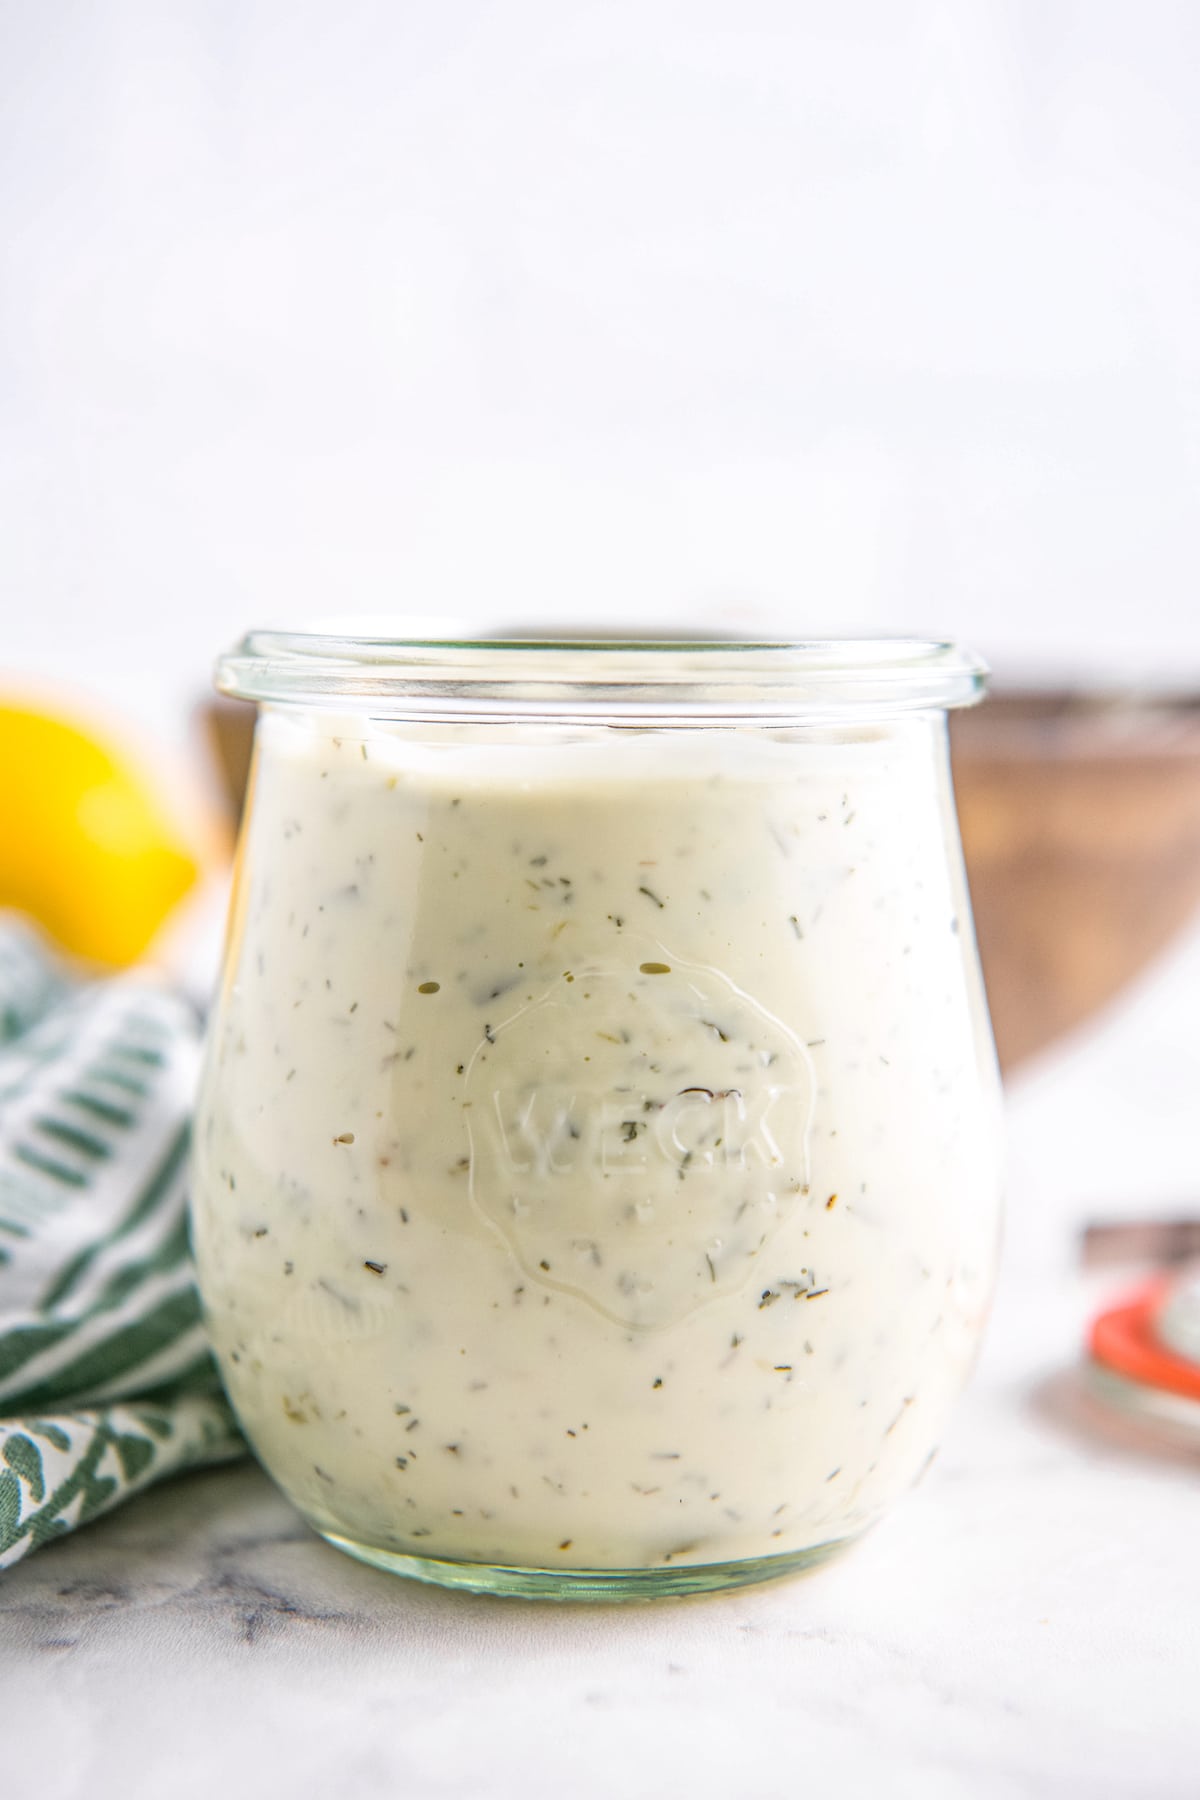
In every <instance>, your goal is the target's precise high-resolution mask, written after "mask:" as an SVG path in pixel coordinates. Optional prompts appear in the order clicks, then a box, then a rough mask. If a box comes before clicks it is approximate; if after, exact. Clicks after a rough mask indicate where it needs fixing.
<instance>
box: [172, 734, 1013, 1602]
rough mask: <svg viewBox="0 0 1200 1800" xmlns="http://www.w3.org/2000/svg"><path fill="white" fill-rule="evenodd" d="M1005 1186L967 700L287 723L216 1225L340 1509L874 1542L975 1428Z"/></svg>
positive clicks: (458, 1534) (210, 1266) (315, 1516)
mask: <svg viewBox="0 0 1200 1800" xmlns="http://www.w3.org/2000/svg"><path fill="white" fill-rule="evenodd" d="M547 729H548V728H547ZM997 1206H998V1107H997V1089H996V1081H995V1070H994V1062H993V1059H992V1054H991V1048H990V1041H989V1039H988V1035H987V1028H986V1023H985V1020H984V1014H983V1004H982V990H981V987H980V983H979V977H978V969H977V965H976V962H975V957H974V950H973V945H972V941H971V933H970V921H969V915H968V913H967V911H966V897H965V889H964V885H963V881H962V875H961V864H960V860H959V856H958V850H957V842H956V838H955V834H954V828H953V812H952V802H951V800H950V797H949V791H948V785H947V777H946V773H945V766H944V748H943V743H942V738H941V735H940V731H939V730H938V729H937V728H936V727H935V726H934V725H933V724H932V723H931V722H930V721H929V720H927V719H922V718H917V719H910V720H907V721H904V722H902V723H897V724H895V725H889V726H886V727H879V728H877V729H875V730H872V731H870V732H858V733H854V734H850V733H847V732H832V731H830V732H827V733H825V734H824V736H823V737H822V738H821V739H820V740H816V739H814V737H813V735H812V734H811V733H810V734H808V735H807V736H806V737H804V738H803V739H801V738H800V737H799V736H797V737H796V738H795V739H789V738H787V737H786V736H785V735H784V734H767V733H763V732H757V733H749V732H729V731H724V732H686V733H684V732H681V733H669V732H654V733H643V732H628V733H619V732H611V733H604V732H600V731H595V730H593V731H590V732H582V731H581V732H578V733H575V734H573V735H572V734H569V733H566V732H564V733H562V735H561V739H560V741H557V742H555V743H553V744H550V743H548V742H547V741H546V737H545V736H543V739H542V741H541V742H538V743H522V742H521V741H520V739H519V738H518V737H515V736H514V737H513V738H509V739H498V740H495V741H490V742H486V741H480V738H479V736H478V735H476V736H472V734H471V733H470V732H468V731H467V730H465V729H462V728H459V729H457V730H454V729H449V728H446V729H442V730H440V731H436V732H435V731H434V730H432V729H430V730H429V731H428V732H426V733H425V734H424V735H423V736H422V737H420V738H418V737H417V736H415V735H414V733H413V732H412V730H411V728H409V729H408V730H403V729H401V728H399V727H394V726H388V725H386V724H378V725H376V724H371V723H369V722H367V721H365V720H362V719H355V720H351V719H344V718H337V717H333V716H328V715H326V716H322V715H317V714H297V713H283V712H278V713H271V712H268V713H266V714H265V715H264V716H263V718H262V721H261V723H260V732H259V747H258V753H257V760H256V771H255V778H254V785H253V795H252V816H251V823H250V825H249V828H248V831H247V834H246V838H245V843H244V846H243V854H242V865H241V868H240V871H239V879H238V884H237V889H236V893H235V900H234V907H233V913H232V918H231V926H230V944H229V950H228V957H227V965H226V977H225V983H224V987H223V990H222V994H221V997H220V1001H219V1004H218V1007H217V1011H216V1015H215V1018H214V1021H213V1026H212V1030H211V1035H210V1048H209V1056H208V1063H207V1069H206V1075H205V1080H204V1085H203V1091H202V1096H201V1103H200V1108H199V1115H198V1119H197V1145H196V1178H195V1237H196V1250H197V1259H198V1264H199V1270H200V1275H201V1283H202V1289H203V1292H204V1296H205V1301H206V1306H207V1309H208V1316H209V1321H210V1325H211V1330H212V1334H213V1339H214V1343H215V1345H216V1349H217V1353H218V1357H219V1359H220V1362H221V1365H222V1369H223V1372H224V1375H225V1379H226V1382H227V1384H228V1387H229V1391H230V1394H231V1397H232V1399H233V1401H234V1404H235V1406H236V1408H237V1410H238V1412H239V1414H240V1416H241V1418H242V1420H243V1423H244V1425H245V1427H246V1430H247V1433H248V1435H249V1436H250V1438H251V1440H252V1441H253V1443H254V1444H255V1447H256V1448H257V1450H258V1451H259V1454H260V1455H261V1456H262V1458H263V1460H264V1461H265V1463H266V1464H267V1466H268V1468H269V1469H270V1470H271V1472H272V1473H273V1474H274V1475H275V1476H276V1478H277V1479H278V1481H279V1482H280V1484H281V1485H282V1486H283V1487H284V1489H285V1490H286V1491H287V1492H288V1493H289V1494H290V1495H291V1497H292V1498H293V1499H294V1500H295V1501H296V1503H297V1504H298V1505H299V1506H300V1507H301V1508H302V1510H303V1511H304V1512H305V1513H306V1514H307V1515H308V1516H309V1517H310V1518H311V1519H312V1520H313V1521H314V1522H315V1523H316V1524H317V1525H318V1526H319V1527H321V1528H323V1529H328V1530H332V1531H335V1532H337V1533H339V1534H341V1535H343V1536H347V1537H350V1538H353V1539H355V1540H356V1541H358V1542H361V1543H365V1544H369V1545H373V1546H376V1547H378V1548H382V1549H390V1550H396V1551H401V1552H404V1551H407V1552H411V1553H412V1554H416V1555H425V1556H434V1557H444V1558H454V1559H462V1560H469V1561H476V1562H483V1563H502V1564H507V1565H518V1566H527V1567H538V1568H555V1567H563V1568H567V1567H576V1568H595V1569H604V1568H644V1567H656V1566H670V1565H675V1564H687V1563H704V1562H718V1561H726V1560H733V1559H736V1558H741V1557H757V1556H763V1555H770V1554H776V1553H786V1552H788V1551H792V1550H797V1549H801V1548H806V1547H809V1546H812V1545H816V1544H820V1543H824V1542H828V1541H833V1540H837V1539H841V1538H845V1537H848V1536H852V1535H854V1534H855V1533H856V1532H858V1531H860V1530H862V1529H863V1528H865V1527H866V1526H867V1525H869V1524H871V1523H872V1522H873V1521H874V1520H875V1519H876V1518H878V1517H879V1515H880V1514H881V1513H882V1512H883V1511H884V1510H886V1508H887V1507H888V1505H889V1504H890V1503H891V1502H892V1501H893V1500H894V1499H895V1498H896V1497H897V1495H898V1494H899V1493H900V1492H901V1491H903V1489H905V1488H906V1487H907V1486H908V1485H910V1484H911V1482H912V1481H913V1480H914V1479H915V1477H916V1475H917V1474H918V1473H919V1471H920V1470H921V1468H922V1467H923V1465H924V1464H925V1462H926V1461H927V1460H928V1458H929V1456H930V1455H931V1453H932V1451H933V1449H934V1447H935V1446H936V1443H937V1441H938V1437H939V1435H940V1432H941V1428H942V1424H943V1420H944V1416H945V1413H946V1410H947V1408H948V1406H949V1404H950V1403H951V1401H952V1400H953V1398H954V1396H955V1394H956V1393H957V1391H958V1389H959V1388H960V1386H961V1385H962V1382H963V1380H964V1379H965V1376H966V1373H967V1370H968V1368H969V1365H970V1362H971V1359H972V1356H973V1353H974V1349H975V1345H976V1342H977V1339H978V1336H979V1333H980V1330H981V1328H982V1322H983V1318H984V1315H985V1312H986V1307H987V1301H988V1297H989V1294H990V1288H991V1279H992V1272H993V1264H994V1249H995V1236H996V1221H997Z"/></svg>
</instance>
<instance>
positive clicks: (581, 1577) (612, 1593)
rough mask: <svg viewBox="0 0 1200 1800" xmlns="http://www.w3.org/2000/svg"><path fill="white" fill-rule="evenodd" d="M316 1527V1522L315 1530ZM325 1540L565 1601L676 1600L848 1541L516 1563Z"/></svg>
mask: <svg viewBox="0 0 1200 1800" xmlns="http://www.w3.org/2000/svg"><path fill="white" fill-rule="evenodd" d="M318 1529H319V1528H318ZM321 1536H322V1537H323V1538H324V1539H325V1541H326V1543H328V1544H332V1545H333V1547H334V1549H335V1550H342V1551H344V1552H345V1553H346V1555H347V1556H353V1557H355V1558H356V1559H357V1561H359V1562H363V1563H369V1564H370V1566H371V1567H372V1568H375V1569H384V1570H386V1571H387V1573H389V1574H391V1575H402V1576H404V1577H405V1578H406V1579H407V1580H409V1581H423V1582H426V1583H427V1584H429V1585H431V1586H434V1587H443V1588H457V1589H459V1590H460V1591H463V1592H466V1593H470V1594H496V1595H508V1596H510V1597H512V1598H514V1599H520V1600H571V1601H578V1600H584V1601H588V1600H591V1601H599V1602H602V1603H606V1604H607V1603H612V1602H614V1601H628V1600H659V1599H671V1598H676V1599H678V1598H681V1597H682V1596H684V1595H687V1594H710V1593H717V1592H720V1590H722V1589H726V1588H742V1587H752V1586H754V1585H755V1584H757V1583H758V1582H762V1581H778V1580H779V1579H780V1578H782V1577H783V1576H787V1575H799V1574H803V1573H804V1572H805V1571H807V1570H810V1569H815V1568H818V1567H819V1566H820V1565H821V1564H822V1563H825V1562H828V1561H829V1560H830V1559H831V1558H832V1557H834V1556H836V1555H838V1554H839V1552H841V1551H843V1550H846V1549H848V1548H849V1547H850V1545H851V1544H853V1543H854V1542H855V1541H856V1540H855V1538H854V1537H846V1538H834V1539H832V1540H831V1541H830V1542H828V1543H825V1544H814V1545H812V1546H811V1547H810V1548H808V1549H806V1550H791V1551H787V1552H785V1553H784V1554H783V1555H780V1556H754V1557H742V1558H739V1559H738V1560H737V1561H736V1562H720V1563H692V1564H687V1565H683V1566H681V1567H679V1568H674V1569H665V1568H663V1569H523V1568H515V1567H509V1566H505V1565H503V1564H497V1563H477V1562H451V1561H445V1560H442V1559H441V1558H438V1557H432V1556H409V1555H406V1554H404V1553H402V1552H400V1551H397V1550H382V1549H380V1548H379V1547H378V1546H377V1545H375V1544H360V1543H357V1542H356V1541H355V1540H354V1539H353V1538H347V1537H342V1536H340V1535H339V1534H338V1533H337V1532H334V1531H324V1530H322V1531H321Z"/></svg>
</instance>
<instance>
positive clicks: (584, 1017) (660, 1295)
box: [465, 934, 814, 1329]
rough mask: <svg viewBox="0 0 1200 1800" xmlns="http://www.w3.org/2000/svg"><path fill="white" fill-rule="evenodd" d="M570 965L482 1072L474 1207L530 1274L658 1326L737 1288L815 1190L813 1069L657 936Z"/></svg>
mask: <svg viewBox="0 0 1200 1800" xmlns="http://www.w3.org/2000/svg"><path fill="white" fill-rule="evenodd" d="M620 950H621V953H622V961H621V962H620V963H619V964H618V963H615V962H614V963H612V964H608V963H606V964H605V965H604V966H596V965H595V964H577V965H576V966H574V967H573V968H571V969H565V970H564V971H563V973H562V975H561V976H560V977H559V978H558V979H557V980H556V981H555V982H553V983H552V984H551V985H550V987H549V988H548V989H547V990H546V992H545V993H544V994H543V995H542V996H541V997H540V998H539V999H537V1000H534V1001H532V1002H530V1003H529V1004H527V1005H525V1006H523V1007H522V1008H521V1009H520V1010H519V1011H517V1012H515V1013H513V1014H512V1015H511V1017H509V1018H508V1019H506V1020H503V1021H500V1022H498V1023H496V1024H494V1025H490V1026H489V1027H488V1031H487V1034H486V1036H485V1038H484V1040H483V1042H481V1043H480V1045H479V1047H478V1049H477V1050H476V1052H475V1054H474V1056H473V1057H472V1059H471V1062H470V1065H469V1067H468V1070H467V1079H466V1098H467V1100H468V1102H469V1104H468V1106H467V1108H466V1115H465V1116H466V1120H467V1129H468V1134H469V1138H470V1149H471V1158H470V1184H471V1195H472V1199H473V1201H474V1204H475V1205H476V1207H477V1208H478V1209H479V1211H480V1212H481V1213H482V1214H483V1215H484V1216H485V1217H486V1218H487V1219H488V1220H489V1222H490V1223H491V1224H492V1225H493V1226H494V1227H495V1228H496V1229H497V1230H498V1231H500V1232H501V1233H502V1234H503V1236H504V1238H505V1239H506V1240H507V1242H508V1244H509V1245H510V1247H511V1248H512V1250H513V1251H514V1253H515V1254H516V1256H517V1258H518V1259H519V1261H520V1262H521V1264H522V1266H523V1268H524V1269H525V1270H526V1272H527V1273H528V1275H529V1276H530V1277H531V1278H532V1279H533V1280H535V1281H538V1282H543V1283H545V1284H547V1285H548V1286H550V1287H554V1288H559V1289H563V1290H566V1291H567V1292H570V1293H574V1294H578V1295H580V1296H581V1297H582V1298H584V1299H585V1300H587V1301H589V1302H590V1303H591V1304H592V1305H593V1306H595V1307H597V1308H598V1309H599V1310H600V1311H601V1312H603V1313H605V1314H607V1315H608V1316H609V1317H610V1318H613V1319H616V1320H618V1321H619V1322H621V1323H622V1324H625V1325H629V1326H634V1327H640V1328H643V1329H652V1328H655V1327H658V1326H662V1325H667V1324H670V1323H672V1322H673V1321H675V1320H677V1319H679V1318H682V1317H683V1316H685V1315H686V1314H687V1313H688V1312H690V1311H692V1310H693V1309H694V1308H695V1307H697V1306H699V1305H703V1304H704V1303H705V1302H707V1301H709V1300H711V1299H714V1298H716V1297H717V1296H718V1295H720V1294H727V1293H731V1292H733V1291H734V1290H735V1289H737V1288H738V1287H740V1286H741V1284H742V1283H743V1282H744V1281H745V1280H746V1279H747V1277H748V1276H749V1274H750V1270H751V1266H752V1264H753V1263H754V1261H755V1259H756V1258H757V1257H758V1255H759V1254H760V1252H761V1251H762V1250H763V1248H764V1246H765V1245H766V1244H767V1242H768V1241H769V1239H770V1238H771V1236H772V1235H773V1234H774V1233H775V1232H776V1231H777V1230H778V1228H779V1226H780V1225H781V1224H782V1223H783V1221H784V1220H785V1219H786V1218H787V1217H788V1215H789V1214H790V1213H791V1212H792V1211H793V1210H794V1208H795V1207H796V1206H797V1205H798V1204H799V1203H800V1202H801V1200H802V1197H803V1195H804V1194H805V1193H806V1191H807V1187H808V1132H809V1125H810V1121H811V1116H812V1108H813V1092H814V1084H813V1075H812V1064H811V1061H810V1058H809V1055H808V1051H807V1050H806V1049H805V1046H804V1044H803V1043H802V1042H801V1040H800V1039H799V1038H798V1037H797V1036H796V1035H795V1033H794V1032H792V1031H790V1030H789V1029H788V1027H787V1026H785V1025H784V1024H783V1023H782V1021H781V1020H779V1019H777V1018H775V1017H774V1016H773V1015H772V1014H771V1013H770V1012H769V1011H768V1010H767V1009H766V1008H765V1007H764V1006H763V1005H761V1004H760V1003H759V1002H758V1001H756V1000H754V999H752V998H751V997H750V995H748V994H746V993H744V992H743V991H742V990H741V989H740V988H738V987H736V986H735V985H734V984H733V982H731V981H729V980H728V979H727V978H726V977H725V976H723V975H721V974H719V973H718V972H717V971H716V970H715V969H710V968H704V967H701V966H699V965H696V964H689V963H686V962H682V961H680V960H679V959H677V958H675V957H673V956H672V954H671V952H670V950H669V949H668V948H667V947H666V946H664V945H663V944H661V943H659V942H656V941H654V940H649V939H647V940H640V941H639V940H635V939H633V938H632V937H631V936H629V935H628V934H627V935H625V936H624V937H623V938H622V940H621V945H620Z"/></svg>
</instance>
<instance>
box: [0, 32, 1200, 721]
mask: <svg viewBox="0 0 1200 1800" xmlns="http://www.w3.org/2000/svg"><path fill="white" fill-rule="evenodd" d="M1198 70H1200V7H1197V6H1196V5H1194V4H1190V3H1188V0H1181V3H1180V4H1170V3H1164V0H1139V3H1138V4H1134V3H1133V0H1124V3H1113V0H1077V3H1072V0H993V3H990V4H989V3H988V0H955V3H952V4H941V3H938V0H890V3H888V0H883V3H878V4H872V3H870V0H736V3H735V0H725V3H722V4H710V3H707V0H687V3H685V4H672V3H670V0H576V3H572V0H501V3H498V4H488V3H480V0H436V3H432V4H431V3H430V0H393V3H391V4H388V3H386V0H376V3H374V4H372V3H369V0H320V3H315V0H240V3H237V0H0V257H2V262H0V608H2V626H3V629H2V632H0V666H6V667H7V668H8V669H9V670H10V671H25V672H33V673H35V674H36V673H41V674H45V673H48V672H54V673H58V674H60V675H63V676H65V677H67V678H68V679H69V680H72V681H75V682H80V683H88V684H90V685H91V686H92V687H93V688H94V689H96V690H98V691H100V692H102V693H104V694H105V695H107V696H109V697H110V699H111V700H113V701H115V702H117V703H119V704H122V705H124V706H126V707H127V708H128V709H129V710H131V711H132V712H134V713H140V714H141V715H142V716H143V717H145V718H146V719H147V721H149V722H153V723H158V724H162V723H164V722H166V721H169V720H170V719H172V718H175V717H178V716H179V714H180V711H181V706H182V704H183V703H184V702H186V701H189V700H190V699H192V698H193V697H194V696H195V695H196V694H198V693H199V692H201V691H202V689H203V686H204V683H205V680H206V675H207V668H208V665H209V662H210V659H211V656H212V653H213V652H214V651H215V650H216V649H217V648H219V647H220V646H221V645H222V644H223V643H224V642H225V641H227V640H228V639H230V638H231V637H233V636H234V635H235V634H236V633H237V632H238V631H239V630H240V629H242V628H243V627H244V626H246V625H247V624H249V623H252V622H255V621H259V622H261V621H264V620H269V619H277V618H279V617H283V616H288V615H293V616H296V615H300V616H302V615H306V614H312V613H314V612H329V611H332V610H338V609H343V610H352V611H359V612H361V611H379V610H396V609H404V610H407V611H415V612H420V613H425V614H429V613H436V612H439V611H443V610H444V611H452V612H454V613H459V614H462V613H467V614H475V615H477V614H480V613H483V614H491V615H498V616H500V617H505V618H508V619H512V618H522V619H528V618H531V617H537V618H540V619H551V620H552V619H556V618H563V617H575V618H589V619H605V620H610V621H616V622H620V621H627V620H631V619H636V620H639V621H645V620H646V619H647V618H648V617H650V616H651V615H657V616H659V617H661V618H663V619H664V620H671V619H674V620H680V619H683V618H688V619H693V620H698V619H704V618H708V619H712V620H714V621H721V622H723V623H725V624H726V625H730V624H733V625H741V626H743V627H745V628H748V629H759V630H772V631H774V630H779V631H786V632H791V633H796V634H807V633H813V632H826V631H844V630H864V629H872V628H885V629H889V630H906V629H917V630H937V631H944V632H947V633H950V634H954V635H959V636H963V637H966V638H968V639H971V640H974V641H975V642H976V643H977V644H978V646H979V647H980V648H982V649H983V650H984V652H985V653H987V654H989V655H990V656H991V657H992V659H993V660H994V661H995V662H997V663H998V664H999V665H1000V667H1001V668H1002V669H1005V668H1013V669H1016V668H1031V667H1032V668H1035V669H1040V670H1043V671H1050V672H1056V673H1061V672H1064V671H1066V672H1075V673H1076V674H1079V675H1082V674H1086V673H1089V672H1096V671H1099V672H1102V673H1104V674H1106V675H1107V676H1109V677H1110V678H1117V679H1124V678H1129V677H1132V678H1138V677H1144V676H1149V677H1158V678H1161V677H1163V676H1164V675H1167V676H1170V677H1172V678H1174V679H1175V680H1182V681H1188V680H1192V679H1194V680H1195V681H1196V682H1197V684H1198V685H1200V596H1198V593H1197V587H1198V582H1197V577H1198V574H1200V548H1198V537H1197V533H1198V523H1197V506H1196V499H1197V492H1198V489H1200V334H1198V329H1197V325H1198V321H1200V74H1198Z"/></svg>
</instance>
